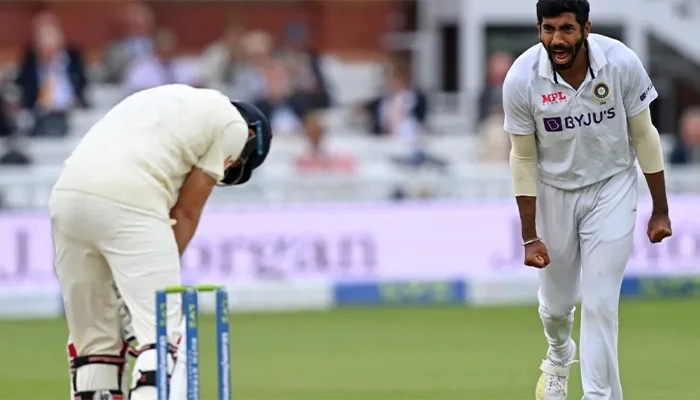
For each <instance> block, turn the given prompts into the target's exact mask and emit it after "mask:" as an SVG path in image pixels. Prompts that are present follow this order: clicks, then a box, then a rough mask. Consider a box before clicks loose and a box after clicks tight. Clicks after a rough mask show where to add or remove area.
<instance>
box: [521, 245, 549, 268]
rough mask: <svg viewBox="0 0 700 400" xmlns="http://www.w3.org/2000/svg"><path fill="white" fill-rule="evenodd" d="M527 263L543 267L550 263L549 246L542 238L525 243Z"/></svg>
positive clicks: (530, 265)
mask: <svg viewBox="0 0 700 400" xmlns="http://www.w3.org/2000/svg"><path fill="white" fill-rule="evenodd" d="M525 265H527V266H528V267H535V268H537V269H542V268H544V267H546V266H547V265H549V253H547V246H545V245H544V243H543V242H542V241H541V240H538V241H536V242H532V243H528V244H526V245H525Z"/></svg>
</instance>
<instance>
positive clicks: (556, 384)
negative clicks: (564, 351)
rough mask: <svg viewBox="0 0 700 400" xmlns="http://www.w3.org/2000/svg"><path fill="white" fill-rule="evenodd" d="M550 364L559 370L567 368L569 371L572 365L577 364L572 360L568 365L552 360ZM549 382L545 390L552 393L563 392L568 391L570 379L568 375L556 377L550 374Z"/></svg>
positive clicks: (548, 376) (546, 383)
mask: <svg viewBox="0 0 700 400" xmlns="http://www.w3.org/2000/svg"><path fill="white" fill-rule="evenodd" d="M549 362H550V363H552V364H554V365H556V366H557V367H558V368H566V369H567V370H568V369H569V368H570V367H571V365H572V364H574V363H576V362H577V361H576V360H570V361H567V362H566V363H555V362H554V361H552V360H551V359H550V360H549ZM546 375H547V381H546V382H545V388H546V390H547V391H551V392H563V391H565V390H566V381H567V380H568V379H569V378H568V375H567V376H562V375H555V374H550V373H547V374H546Z"/></svg>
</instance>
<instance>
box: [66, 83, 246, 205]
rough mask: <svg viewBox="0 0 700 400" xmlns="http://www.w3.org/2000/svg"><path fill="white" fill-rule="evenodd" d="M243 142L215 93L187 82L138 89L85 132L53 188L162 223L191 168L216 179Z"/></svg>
mask: <svg viewBox="0 0 700 400" xmlns="http://www.w3.org/2000/svg"><path fill="white" fill-rule="evenodd" d="M247 140H248V125H247V123H246V122H245V120H244V119H243V117H242V116H241V114H240V113H239V112H238V110H237V109H236V108H235V107H234V106H233V105H232V104H231V101H230V100H229V99H228V97H226V96H224V95H223V94H221V93H220V92H217V91H215V90H210V89H196V88H193V87H190V86H187V85H166V86H160V87H157V88H153V89H148V90H144V91H141V92H138V93H136V94H133V95H131V96H129V97H127V98H126V99H124V100H123V101H122V102H120V103H119V104H117V105H116V106H115V107H114V108H113V109H111V110H110V111H109V112H108V113H107V114H106V115H105V116H104V117H103V118H102V119H101V120H100V121H98V122H97V123H96V124H95V125H94V126H93V127H92V128H91V129H90V130H89V131H88V133H87V134H86V135H85V136H84V137H83V138H82V140H81V141H80V143H79V144H78V146H77V147H76V148H75V150H74V151H73V153H72V154H71V155H70V157H69V158H68V159H67V160H66V162H65V166H64V170H63V172H62V173H61V176H60V177H59V179H58V181H57V182H56V184H55V186H54V189H71V190H78V191H82V192H86V193H90V194H94V195H98V196H102V197H105V198H108V199H111V200H115V201H118V202H121V203H125V204H128V205H131V206H134V207H137V208H140V209H143V210H145V211H149V212H155V213H157V214H158V215H159V216H163V217H164V218H167V217H168V214H169V212H170V209H171V208H172V207H173V206H174V205H175V202H176V201H177V198H178V193H179V191H180V188H181V187H182V184H183V182H184V180H185V178H186V177H187V175H188V174H189V172H190V171H191V170H192V168H193V167H199V168H201V169H202V170H204V171H205V172H207V173H208V174H210V175H211V176H212V177H214V178H215V179H216V180H217V182H218V181H220V180H221V179H223V176H224V170H225V167H226V166H228V165H230V164H231V162H232V161H233V160H236V159H238V158H239V157H240V154H241V151H242V150H243V147H244V145H245V143H246V141H247Z"/></svg>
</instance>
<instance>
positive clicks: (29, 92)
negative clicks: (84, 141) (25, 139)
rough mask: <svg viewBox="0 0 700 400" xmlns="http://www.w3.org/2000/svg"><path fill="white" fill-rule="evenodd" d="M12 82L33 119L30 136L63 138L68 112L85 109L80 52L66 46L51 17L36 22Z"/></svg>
mask: <svg viewBox="0 0 700 400" xmlns="http://www.w3.org/2000/svg"><path fill="white" fill-rule="evenodd" d="M15 83H16V84H17V86H18V87H19V88H20V89H21V90H22V103H23V106H24V107H25V108H26V109H28V110H30V111H31V112H32V114H33V116H34V118H35V123H34V128H33V129H32V131H31V134H32V135H33V136H53V137H60V136H64V135H65V134H66V133H67V132H68V122H69V121H68V114H69V113H70V110H71V109H72V108H73V107H75V106H77V107H87V106H88V103H87V101H86V98H85V90H86V88H87V84H88V81H87V78H86V76H85V67H84V65H83V59H82V55H81V52H80V51H79V50H78V49H76V48H75V47H72V46H68V45H66V43H65V39H64V36H63V32H62V31H61V29H60V27H59V25H58V21H57V19H56V17H55V16H53V15H52V14H41V15H40V16H39V17H38V19H37V20H36V22H35V31H34V43H33V46H32V47H31V48H29V49H27V51H26V52H25V54H24V57H23V60H22V61H21V64H20V67H19V72H18V74H17V78H16V80H15Z"/></svg>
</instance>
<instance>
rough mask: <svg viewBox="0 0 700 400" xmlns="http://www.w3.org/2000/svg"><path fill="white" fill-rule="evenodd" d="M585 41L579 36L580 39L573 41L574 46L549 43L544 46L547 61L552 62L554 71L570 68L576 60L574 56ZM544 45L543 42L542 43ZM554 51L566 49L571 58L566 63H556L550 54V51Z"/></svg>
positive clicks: (576, 55)
mask: <svg viewBox="0 0 700 400" xmlns="http://www.w3.org/2000/svg"><path fill="white" fill-rule="evenodd" d="M585 41H586V39H584V38H583V36H581V39H579V40H578V41H577V42H576V43H574V46H573V47H571V46H563V45H554V46H552V45H550V46H546V45H545V46H544V47H545V48H546V49H547V56H548V57H549V62H550V63H551V64H552V68H553V69H554V70H555V71H565V70H567V69H570V68H571V67H572V66H573V65H574V62H575V61H576V57H578V54H579V52H580V51H581V47H583V43H584V42H585ZM542 44H543V45H544V43H542ZM555 51H568V52H569V53H571V59H570V60H569V61H567V62H566V64H557V63H556V62H555V61H554V57H553V56H552V53H553V52H555Z"/></svg>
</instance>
